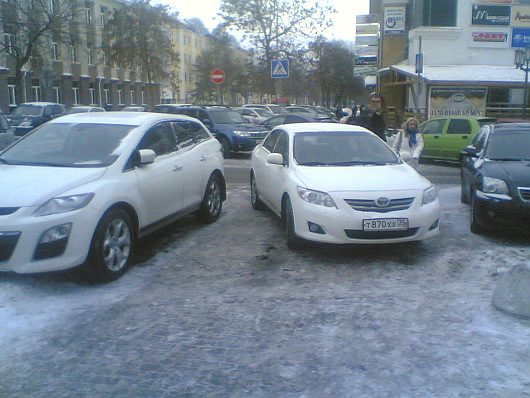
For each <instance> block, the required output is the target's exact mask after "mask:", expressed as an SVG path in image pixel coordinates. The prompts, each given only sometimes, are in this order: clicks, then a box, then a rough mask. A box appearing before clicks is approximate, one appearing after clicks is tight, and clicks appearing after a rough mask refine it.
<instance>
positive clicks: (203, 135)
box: [171, 121, 210, 149]
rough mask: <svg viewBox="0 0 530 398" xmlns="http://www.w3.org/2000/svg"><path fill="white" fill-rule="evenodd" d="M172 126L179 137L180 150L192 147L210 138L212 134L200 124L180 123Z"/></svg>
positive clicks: (174, 123)
mask: <svg viewBox="0 0 530 398" xmlns="http://www.w3.org/2000/svg"><path fill="white" fill-rule="evenodd" d="M171 124H172V126H173V130H174V131H175V136H176V137H177V148H178V149H182V148H186V147H189V146H192V145H193V144H196V143H199V142H202V141H204V140H207V139H209V138H210V134H208V132H207V131H205V130H204V128H203V127H202V126H201V125H200V124H198V123H194V122H186V121H178V122H172V123H171Z"/></svg>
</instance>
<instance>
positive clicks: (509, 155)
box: [461, 123, 530, 233]
mask: <svg viewBox="0 0 530 398" xmlns="http://www.w3.org/2000/svg"><path fill="white" fill-rule="evenodd" d="M461 200H462V203H470V204H471V231H472V232H474V233H479V232H482V231H483V230H484V229H491V228H501V229H503V230H518V231H519V230H523V231H524V230H526V231H528V230H529V229H528V228H530V123H501V124H496V125H486V126H484V127H482V129H481V130H480V132H479V134H477V136H476V137H475V139H474V141H473V143H472V144H471V145H470V146H468V147H467V148H465V149H464V151H463V152H462V192H461Z"/></svg>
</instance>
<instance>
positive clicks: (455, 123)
mask: <svg viewBox="0 0 530 398" xmlns="http://www.w3.org/2000/svg"><path fill="white" fill-rule="evenodd" d="M447 134H462V135H464V134H471V122H470V121H469V120H467V119H452V120H451V121H450V122H449V127H448V128H447Z"/></svg>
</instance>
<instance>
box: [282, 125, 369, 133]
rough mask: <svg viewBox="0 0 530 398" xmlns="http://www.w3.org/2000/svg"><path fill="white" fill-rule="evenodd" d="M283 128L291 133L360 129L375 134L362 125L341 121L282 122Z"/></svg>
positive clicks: (359, 130)
mask: <svg viewBox="0 0 530 398" xmlns="http://www.w3.org/2000/svg"><path fill="white" fill-rule="evenodd" d="M281 126H282V127H281V129H282V130H285V131H287V132H288V133H290V134H297V133H309V132H311V133H312V132H323V133H326V132H340V131H358V132H367V133H370V134H373V133H372V132H371V131H370V130H368V129H365V128H364V127H361V126H356V125H352V124H340V123H292V124H282V125H281Z"/></svg>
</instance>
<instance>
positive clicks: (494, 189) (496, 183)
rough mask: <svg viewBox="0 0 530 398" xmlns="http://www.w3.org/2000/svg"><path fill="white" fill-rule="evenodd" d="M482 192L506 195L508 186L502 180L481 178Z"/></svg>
mask: <svg viewBox="0 0 530 398" xmlns="http://www.w3.org/2000/svg"><path fill="white" fill-rule="evenodd" d="M481 191H482V192H484V193H495V194H500V195H508V185H506V182H504V181H503V180H499V179H498V178H492V177H483V178H482V189H481Z"/></svg>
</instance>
